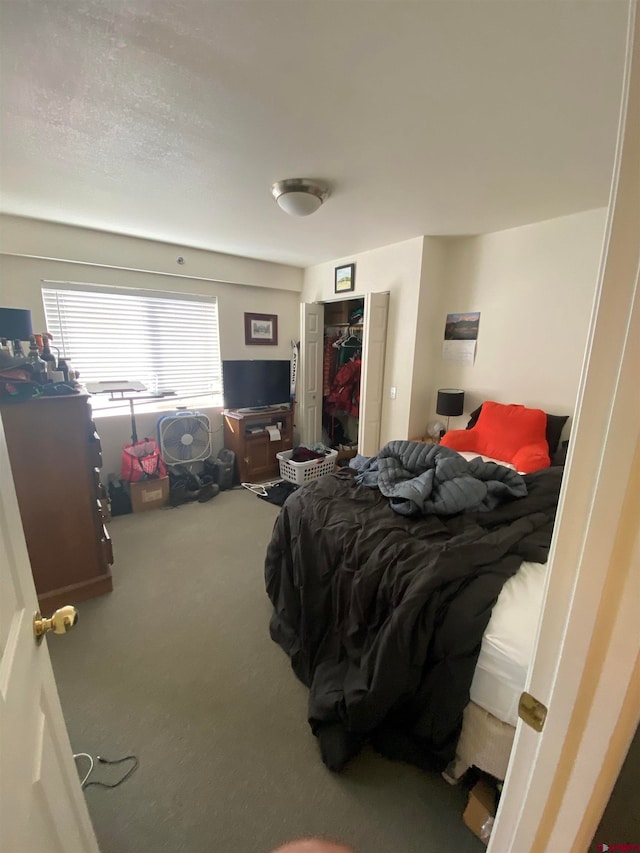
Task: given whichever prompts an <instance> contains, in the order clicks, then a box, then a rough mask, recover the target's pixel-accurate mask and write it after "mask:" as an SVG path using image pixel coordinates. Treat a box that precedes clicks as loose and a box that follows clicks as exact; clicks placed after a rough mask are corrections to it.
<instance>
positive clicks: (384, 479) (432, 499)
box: [365, 441, 527, 515]
mask: <svg viewBox="0 0 640 853" xmlns="http://www.w3.org/2000/svg"><path fill="white" fill-rule="evenodd" d="M376 461H377V477H376V476H375V475H374V476H372V475H371V474H369V475H368V477H367V479H366V481H365V484H366V485H370V486H377V488H378V489H380V491H381V492H382V494H383V495H384V496H385V497H387V498H389V502H390V504H391V508H392V509H394V510H395V511H396V512H399V513H400V514H401V515H426V514H428V513H434V514H436V515H455V514H456V513H458V512H468V511H472V512H488V511H489V510H491V509H495V507H496V506H498V504H499V503H502V502H503V501H505V500H512V499H513V498H522V497H524V496H525V495H526V494H527V487H526V485H525V482H524V480H523V478H522V477H521V476H520V474H518V473H517V472H516V471H513V470H512V469H511V468H507V467H505V466H504V465H498V464H496V463H495V462H483V461H482V459H481V458H480V457H478V458H477V459H472V460H471V461H470V462H467V460H466V459H464V457H462V456H460V454H459V453H456V451H455V450H451V449H450V448H449V447H441V446H440V445H439V444H423V443H422V442H415V441H390V442H389V443H388V444H386V445H385V446H384V447H383V448H382V450H381V451H380V453H379V454H378V456H377V457H376Z"/></svg>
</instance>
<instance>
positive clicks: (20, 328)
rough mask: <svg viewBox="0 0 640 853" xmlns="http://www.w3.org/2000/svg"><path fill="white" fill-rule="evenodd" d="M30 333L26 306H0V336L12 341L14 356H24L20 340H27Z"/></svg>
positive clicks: (29, 316)
mask: <svg viewBox="0 0 640 853" xmlns="http://www.w3.org/2000/svg"><path fill="white" fill-rule="evenodd" d="M32 334H33V327H32V325H31V311H29V309H28V308H0V338H6V339H7V340H9V341H13V355H14V358H24V352H23V351H22V343H21V342H22V341H28V340H29V338H30V336H31V335H32Z"/></svg>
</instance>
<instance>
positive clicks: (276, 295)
mask: <svg viewBox="0 0 640 853" xmlns="http://www.w3.org/2000/svg"><path fill="white" fill-rule="evenodd" d="M0 240H1V245H0V305H3V306H6V307H13V308H29V309H31V311H32V314H33V324H34V327H35V328H36V329H44V328H45V322H44V310H43V307H42V297H41V293H40V289H41V286H42V281H43V280H48V281H63V282H64V281H74V282H85V283H92V284H107V285H113V286H120V287H134V288H139V289H144V290H154V291H159V292H174V293H192V294H199V295H206V296H216V297H217V298H218V303H219V309H220V351H221V355H222V358H223V359H226V358H237V359H241V358H283V359H288V358H290V356H291V340H292V339H296V340H297V339H298V337H299V323H300V320H299V304H300V291H301V289H302V270H300V269H298V268H296V267H288V266H284V265H282V264H272V263H268V262H266V261H265V262H263V261H255V260H252V259H250V258H240V257H235V256H232V255H221V254H217V253H215V252H205V251H201V250H194V249H190V248H187V247H181V246H172V245H169V244H166V243H161V242H156V241H152V240H142V239H138V238H134V237H126V236H122V235H118V234H110V233H106V232H99V231H93V230H90V229H82V228H74V227H72V226H67V225H57V224H55V223H47V222H40V221H37V220H31V219H25V218H21V217H13V216H2V217H0ZM178 256H181V257H183V258H184V260H185V263H184V264H183V265H180V264H178V263H177V260H176V259H177V257H178ZM245 311H250V312H256V313H266V314H277V316H278V346H276V347H264V346H253V347H251V346H245V343H244V312H245ZM178 355H179V357H181V358H189V357H193V358H198V349H197V332H196V333H195V334H194V340H192V341H188V342H185V344H184V347H183V348H182V349H181V350H180V352H179V353H178ZM75 366H76V367H77V368H78V369H79V370H80V371H82V365H75ZM207 413H208V414H209V415H210V417H211V418H212V429H213V430H214V431H216V430H218V431H217V432H215V435H214V446H215V447H216V448H218V447H221V446H222V433H221V431H220V427H221V418H220V415H219V411H216V410H209V409H207ZM160 414H161V413H158V414H153V415H152V414H147V415H140V416H139V417H138V422H139V423H138V426H139V428H138V434H139V435H141V436H142V435H145V434H154V432H155V423H156V421H157V419H158V417H159V416H160ZM100 430H101V438H102V444H103V451H104V462H105V471H106V472H107V473H109V472H115V471H117V470H118V466H119V458H120V450H121V448H122V445H123V444H125V443H127V442H128V440H129V436H130V433H131V427H130V421H129V418H128V416H127V417H120V416H114V417H109V418H100Z"/></svg>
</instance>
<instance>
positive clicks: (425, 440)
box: [409, 435, 440, 444]
mask: <svg viewBox="0 0 640 853" xmlns="http://www.w3.org/2000/svg"><path fill="white" fill-rule="evenodd" d="M409 441H421V442H422V443H423V444H440V442H439V441H438V439H437V438H431V436H430V435H419V436H418V437H417V438H410V439H409Z"/></svg>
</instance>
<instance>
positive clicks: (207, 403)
mask: <svg viewBox="0 0 640 853" xmlns="http://www.w3.org/2000/svg"><path fill="white" fill-rule="evenodd" d="M129 399H132V400H133V401H134V406H133V408H134V412H135V414H136V415H142V414H145V413H147V412H148V413H154V412H156V413H157V412H167V411H169V412H171V411H173V410H174V409H177V408H178V407H184V408H185V409H187V410H188V411H198V410H200V409H222V408H223V404H222V395H219V394H202V395H199V396H195V397H193V396H191V397H178V396H175V397H174V396H171V397H157V398H153V399H149V398H148V397H144V396H141V397H140V399H139V400H138V399H136V397H131V398H129V397H125V398H124V399H122V400H121V399H117V400H100V397H99V395H94V396H92V397H90V398H89V402H90V403H91V408H92V410H93V417H94V418H114V417H122V416H123V415H127V416H129V415H130V414H131V407H130V405H129Z"/></svg>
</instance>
